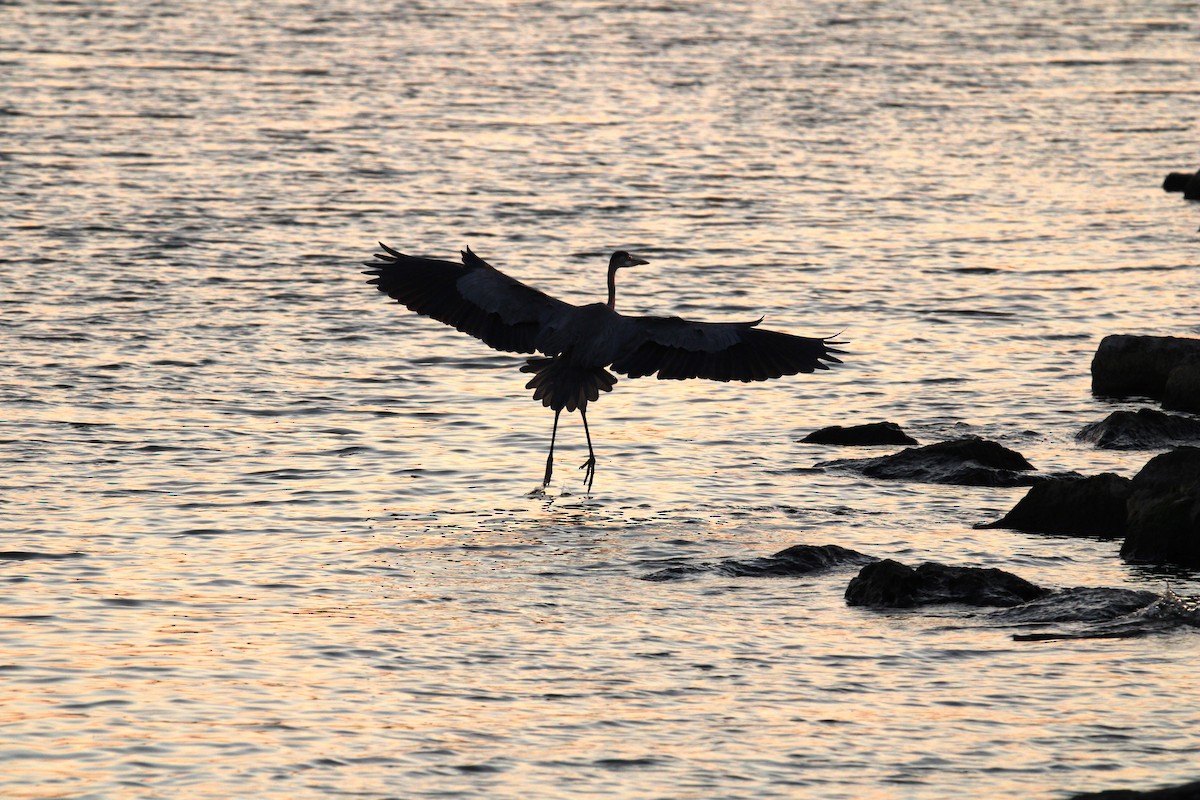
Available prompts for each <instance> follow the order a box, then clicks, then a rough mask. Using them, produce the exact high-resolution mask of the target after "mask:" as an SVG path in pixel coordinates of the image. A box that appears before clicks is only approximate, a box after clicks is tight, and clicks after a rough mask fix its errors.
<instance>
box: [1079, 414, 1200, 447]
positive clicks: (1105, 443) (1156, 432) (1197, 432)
mask: <svg viewBox="0 0 1200 800" xmlns="http://www.w3.org/2000/svg"><path fill="white" fill-rule="evenodd" d="M1075 438H1076V439H1077V440H1078V441H1081V442H1090V443H1091V444H1094V445H1095V446H1096V447H1100V448H1103V449H1105V450H1156V449H1159V448H1163V447H1173V446H1175V445H1180V444H1188V443H1193V442H1200V420H1196V419H1192V418H1191V417H1183V416H1180V415H1178V414H1164V413H1163V412H1161V411H1155V410H1154V409H1152V408H1139V409H1138V410H1137V411H1114V412H1112V413H1111V414H1109V415H1108V416H1107V417H1105V418H1104V419H1103V420H1101V421H1100V422H1093V423H1092V424H1091V425H1086V426H1084V428H1083V430H1081V431H1079V433H1077V434H1075Z"/></svg>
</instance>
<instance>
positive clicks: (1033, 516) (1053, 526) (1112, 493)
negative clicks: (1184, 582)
mask: <svg viewBox="0 0 1200 800" xmlns="http://www.w3.org/2000/svg"><path fill="white" fill-rule="evenodd" d="M1130 491H1131V489H1130V480H1129V478H1123V477H1121V476H1120V475H1116V474H1114V473H1111V472H1105V473H1102V474H1100V475H1092V476H1090V477H1086V478H1054V479H1050V480H1045V481H1042V482H1041V483H1036V484H1034V485H1033V486H1032V487H1030V489H1029V493H1028V494H1026V495H1025V496H1024V497H1023V498H1021V500H1020V501H1018V502H1017V504H1016V505H1015V506H1013V509H1012V510H1011V511H1009V512H1008V513H1007V514H1005V515H1004V516H1003V517H1002V518H1000V519H999V520H997V521H996V522H990V523H988V524H986V525H980V526H978V527H980V528H1011V529H1013V530H1018V531H1027V532H1030V533H1054V534H1061V535H1064V536H1099V537H1102V538H1113V539H1115V538H1119V537H1121V536H1124V535H1125V503H1126V501H1127V500H1128V499H1129V494H1130Z"/></svg>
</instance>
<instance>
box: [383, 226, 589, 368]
mask: <svg viewBox="0 0 1200 800" xmlns="http://www.w3.org/2000/svg"><path fill="white" fill-rule="evenodd" d="M379 246H380V247H381V248H383V251H384V252H382V253H376V254H375V260H374V261H366V262H363V263H364V265H365V266H367V267H369V268H370V269H369V270H367V271H366V272H364V273H363V274H364V275H372V276H374V277H373V278H371V280H369V281H367V283H370V284H374V285H375V286H376V287H377V288H378V289H379V291H381V292H383V293H384V294H386V295H387V296H388V297H391V298H393V299H394V300H396V301H398V302H399V303H401V304H403V305H404V306H406V307H407V308H409V309H410V310H412V311H415V312H417V313H418V314H424V315H425V316H427V317H432V318H433V319H436V320H438V321H439V322H444V323H446V324H447V325H450V326H452V327H454V328H456V329H458V330H460V331H462V332H463V333H466V334H470V335H471V336H474V337H476V338H477V339H481V340H482V341H483V342H484V343H485V344H487V345H489V346H491V347H494V348H496V349H497V350H504V351H507V352H511V353H533V352H536V348H535V346H534V341H535V339H536V338H537V334H538V332H539V331H540V330H541V329H542V326H543V325H544V324H545V323H546V321H547V320H548V319H550V318H551V317H552V316H554V315H555V314H556V313H559V312H561V311H562V310H563V309H566V308H571V307H572V306H570V304H568V303H564V302H563V301H562V300H557V299H555V298H553V297H551V296H550V295H548V294H545V293H543V292H540V291H538V290H537V289H534V288H533V287H531V286H526V285H525V284H523V283H521V282H520V281H518V280H516V279H515V278H510V277H509V276H508V275H505V274H504V273H503V272H501V271H500V270H498V269H496V268H495V267H493V266H492V265H491V264H488V263H487V262H486V261H484V260H483V259H482V258H480V257H479V256H477V255H475V254H474V253H472V252H471V250H470V248H467V249H466V250H464V251H463V253H462V258H463V263H461V264H455V263H454V262H451V261H439V260H437V259H432V258H417V257H415V256H408V255H405V254H404V253H401V252H399V251H397V250H393V249H392V248H390V247H388V246H387V245H386V244H383V243H382V242H380V243H379Z"/></svg>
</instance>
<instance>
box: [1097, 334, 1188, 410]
mask: <svg viewBox="0 0 1200 800" xmlns="http://www.w3.org/2000/svg"><path fill="white" fill-rule="evenodd" d="M1189 356H1200V339H1183V338H1179V337H1177V336H1127V335H1124V334H1115V335H1112V336H1105V337H1104V339H1103V340H1101V342H1100V346H1099V347H1097V348H1096V355H1095V356H1093V357H1092V391H1093V392H1094V393H1096V394H1100V395H1115V396H1125V395H1142V396H1145V397H1153V398H1155V399H1156V400H1157V399H1161V398H1162V396H1163V391H1164V389H1165V388H1166V385H1167V376H1168V375H1170V374H1171V370H1173V369H1175V368H1176V367H1178V366H1179V365H1180V364H1182V363H1183V361H1184V359H1186V358H1188V357H1189Z"/></svg>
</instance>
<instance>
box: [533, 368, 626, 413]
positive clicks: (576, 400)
mask: <svg viewBox="0 0 1200 800" xmlns="http://www.w3.org/2000/svg"><path fill="white" fill-rule="evenodd" d="M521 372H532V373H533V378H531V379H530V381H529V383H527V384H525V388H526V389H533V390H534V391H533V399H534V400H541V401H542V405H544V406H546V407H547V408H553V409H554V410H555V411H561V410H563V409H564V408H565V409H566V410H567V411H574V410H575V409H585V408H587V404H588V401H590V400H596V399H597V398H599V397H600V393H601V392H611V391H612V388H613V386H615V385H616V383H617V379H616V378H615V377H614V376H613V375H612V373H610V372H609V371H608V370H606V369H604V368H603V367H581V366H579V365H577V364H572V363H570V362H567V361H562V360H560V359H557V358H531V359H528V360H527V361H526V363H525V366H523V367H521Z"/></svg>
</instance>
